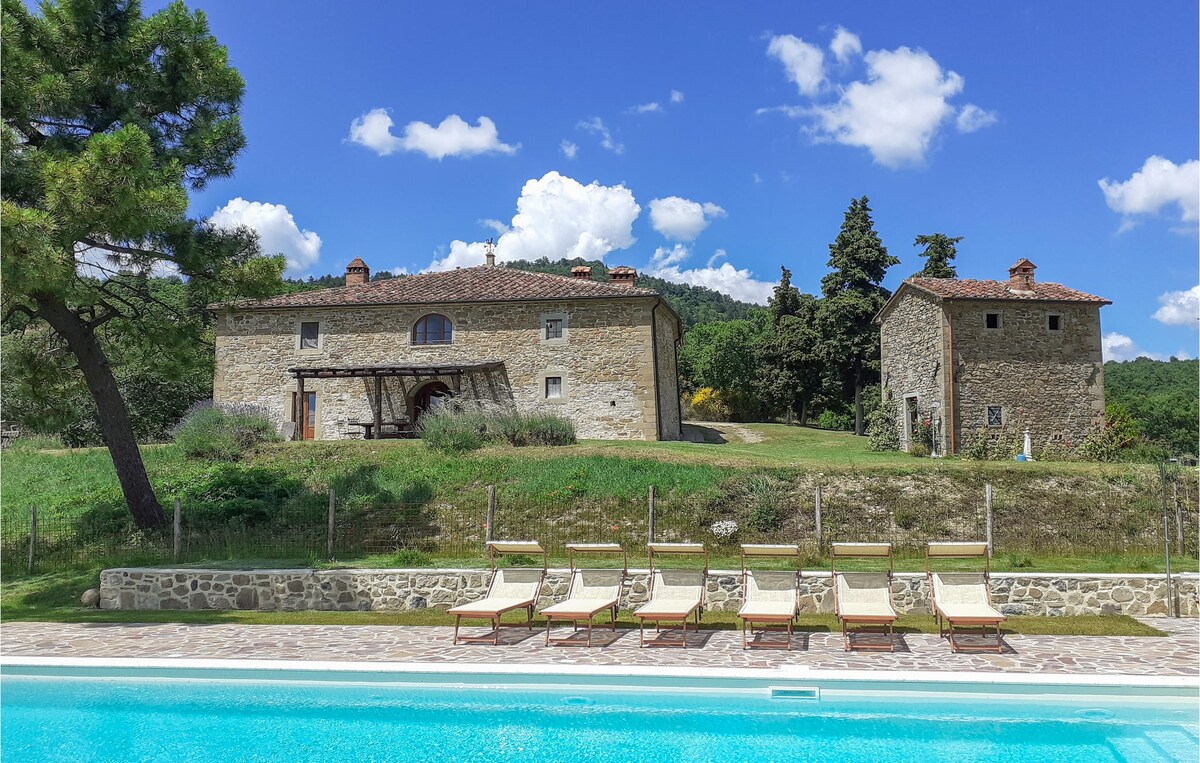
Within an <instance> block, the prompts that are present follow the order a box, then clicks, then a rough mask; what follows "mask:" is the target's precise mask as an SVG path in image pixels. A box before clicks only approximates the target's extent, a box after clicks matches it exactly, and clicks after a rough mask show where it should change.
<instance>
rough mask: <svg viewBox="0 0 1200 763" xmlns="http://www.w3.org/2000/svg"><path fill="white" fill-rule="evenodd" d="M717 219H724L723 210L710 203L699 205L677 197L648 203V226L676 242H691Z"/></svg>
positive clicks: (696, 202) (668, 197)
mask: <svg viewBox="0 0 1200 763" xmlns="http://www.w3.org/2000/svg"><path fill="white" fill-rule="evenodd" d="M717 217H725V210H724V209H722V208H721V207H719V206H717V205H716V204H713V203H711V202H706V203H704V204H701V203H700V202H698V201H691V200H690V199H683V198H680V197H678V196H667V197H666V198H663V199H654V200H653V201H651V202H650V225H651V226H653V227H654V230H656V231H658V232H659V233H661V234H662V235H664V236H666V237H667V238H670V239H675V240H676V241H691V240H692V239H694V238H696V236H699V235H700V232H701V231H703V230H704V229H705V228H707V227H708V225H709V223H711V222H712V221H713V219H714V218H717Z"/></svg>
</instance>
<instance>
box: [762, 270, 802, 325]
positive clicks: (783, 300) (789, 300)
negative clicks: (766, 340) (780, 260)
mask: <svg viewBox="0 0 1200 763" xmlns="http://www.w3.org/2000/svg"><path fill="white" fill-rule="evenodd" d="M779 270H780V277H779V284H778V285H777V286H776V287H775V293H774V294H773V295H772V296H771V298H770V299H769V300H768V304H769V305H770V307H771V322H772V323H774V324H775V325H778V324H779V321H780V319H781V318H783V317H784V316H785V315H795V314H796V313H797V312H798V311H799V310H800V290H799V289H797V288H796V287H795V286H792V271H790V270H788V269H787V268H785V267H782V266H781V267H780V268H779Z"/></svg>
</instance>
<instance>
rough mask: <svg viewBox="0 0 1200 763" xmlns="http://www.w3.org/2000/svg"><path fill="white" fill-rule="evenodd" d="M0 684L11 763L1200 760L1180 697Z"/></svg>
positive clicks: (16, 680) (38, 680) (1191, 717)
mask: <svg viewBox="0 0 1200 763" xmlns="http://www.w3.org/2000/svg"><path fill="white" fill-rule="evenodd" d="M0 690H2V692H3V694H2V701H3V709H2V715H0V744H2V747H0V757H2V760H3V761H4V763H26V762H30V763H32V762H33V761H36V762H37V763H47V762H52V761H72V762H75V761H78V762H80V763H88V762H91V761H97V762H99V761H172V762H173V763H175V762H179V761H218V762H220V763H233V762H234V761H288V762H290V763H307V762H308V761H313V762H314V763H315V762H317V761H320V762H321V763H341V762H342V761H346V762H349V761H355V762H356V763H357V762H365V761H394V762H396V763H406V762H408V761H413V762H416V761H422V762H423V763H431V762H433V761H520V762H521V763H531V762H532V761H551V762H557V761H561V762H562V763H568V762H570V763H575V762H580V763H582V762H584V761H588V762H593V763H609V762H610V761H611V762H613V763H616V762H619V763H640V762H642V761H646V762H653V761H671V762H672V763H679V762H681V761H686V762H687V763H692V762H695V761H738V763H750V762H752V761H769V762H770V763H783V762H785V761H809V762H812V761H871V762H872V763H881V762H883V761H908V762H913V761H942V760H944V761H955V763H967V762H969V761H1004V762H1005V763H1024V762H1026V761H1029V762H1031V763H1032V762H1034V761H1036V762H1037V763H1055V762H1057V761H1086V762H1087V763H1104V762H1105V761H1138V762H1139V763H1140V762H1141V761H1189V762H1193V763H1194V761H1196V760H1197V744H1198V742H1197V733H1198V731H1197V717H1196V711H1195V710H1194V709H1190V708H1189V706H1188V705H1186V704H1181V703H1179V702H1178V701H1176V702H1174V703H1166V704H1162V703H1160V704H1148V705H1138V704H1130V705H1128V706H1122V705H1121V704H1119V703H1113V702H1111V701H1109V702H1105V703H1093V704H1086V701H1084V702H1077V701H1072V702H1070V703H1053V704H1051V703H1039V702H1033V701H1029V700H1024V699H1021V698H1020V697H1009V698H1005V699H1003V700H1001V701H991V700H987V699H983V698H980V697H972V698H965V699H964V698H956V699H947V698H938V697H936V696H933V697H924V696H923V697H917V698H914V697H906V698H895V697H892V698H889V697H887V696H878V697H871V696H836V697H835V696H831V694H833V693H831V692H826V693H825V694H824V695H823V696H822V698H821V699H820V700H819V701H814V700H805V699H772V698H770V697H769V696H768V693H767V692H765V691H749V692H713V691H698V690H688V691H684V692H679V691H658V690H656V691H637V690H630V689H605V688H596V687H582V686H576V687H572V688H569V689H558V688H537V687H534V686H517V687H507V688H494V689H464V688H445V687H436V686H420V685H418V686H412V685H396V684H374V685H364V684H344V683H343V684H336V683H319V682H296V681H283V682H263V681H244V682H236V681H211V680H177V679H161V678H158V679H132V680H131V679H128V678H105V679H94V678H67V677H51V678H46V677H26V676H12V675H6V676H5V677H4V678H3V679H2V680H0Z"/></svg>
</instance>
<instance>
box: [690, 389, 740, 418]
mask: <svg viewBox="0 0 1200 763" xmlns="http://www.w3.org/2000/svg"><path fill="white" fill-rule="evenodd" d="M689 403H690V405H691V408H692V412H693V413H694V414H695V415H696V416H698V417H699V418H701V419H703V420H705V421H728V420H729V417H730V415H731V414H732V413H733V410H732V408H731V407H730V405H729V402H728V401H727V400H726V399H725V395H724V393H722V392H721V391H720V390H716V389H713V388H712V387H701V388H700V389H698V390H696V393H695V394H694V395H692V399H691V400H690V401H689Z"/></svg>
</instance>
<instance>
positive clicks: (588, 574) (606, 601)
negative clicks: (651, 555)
mask: <svg viewBox="0 0 1200 763" xmlns="http://www.w3.org/2000/svg"><path fill="white" fill-rule="evenodd" d="M576 554H621V556H622V558H623V563H622V565H621V569H619V570H611V569H580V568H578V567H576V566H575V555H576ZM567 559H568V564H569V565H570V568H571V584H570V587H569V588H568V589H567V598H566V599H564V600H563V601H560V602H559V603H557V604H552V605H550V606H549V607H546V608H545V609H543V610H542V611H541V614H542V616H544V617H545V618H546V645H547V646H549V645H551V644H564V645H580V644H585V645H586V646H591V645H592V625H593V623H592V619H593V618H594V617H595V616H596V615H598V614H600V613H601V612H605V611H607V612H608V613H609V620H610V622H609V627H610V628H612V630H613V631H616V629H617V607H618V605H619V604H620V602H621V588H622V586H623V585H624V584H625V576H626V575H627V574H628V568H629V555H628V554H627V553H626V552H625V549H624V548H622V547H621V545H620V544H618V543H569V544H567ZM555 620H558V621H560V622H561V621H564V620H569V621H570V622H571V629H572V632H571V636H570V637H568V638H558V639H555V638H551V637H550V628H551V626H552V624H553V623H554V621H555ZM581 622H586V623H587V639H586V641H581V640H580V639H579V638H578V634H579V630H580V629H579V624H580V623H581Z"/></svg>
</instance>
